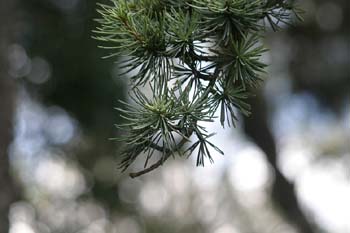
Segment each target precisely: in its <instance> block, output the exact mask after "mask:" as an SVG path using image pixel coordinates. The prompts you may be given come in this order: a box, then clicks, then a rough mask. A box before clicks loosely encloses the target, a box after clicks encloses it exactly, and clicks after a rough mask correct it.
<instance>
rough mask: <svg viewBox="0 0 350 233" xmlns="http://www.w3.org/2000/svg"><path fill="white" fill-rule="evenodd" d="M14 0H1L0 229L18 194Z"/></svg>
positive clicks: (5, 224) (5, 226)
mask: <svg viewBox="0 0 350 233" xmlns="http://www.w3.org/2000/svg"><path fill="white" fill-rule="evenodd" d="M13 3H14V1H13V0H1V1H0V233H7V232H8V231H9V221H8V212H9V207H10V205H11V203H12V202H13V201H14V200H15V194H16V192H15V185H14V182H13V179H12V177H11V175H10V164H9V157H8V150H9V145H10V144H11V141H12V137H13V118H14V108H15V80H14V79H13V78H12V77H10V76H9V75H8V64H7V60H8V59H7V48H8V44H9V43H10V41H11V36H10V35H11V29H10V27H11V26H13V25H11V23H10V17H12V16H13V15H12V14H11V13H13V11H12V9H13V8H12V7H13Z"/></svg>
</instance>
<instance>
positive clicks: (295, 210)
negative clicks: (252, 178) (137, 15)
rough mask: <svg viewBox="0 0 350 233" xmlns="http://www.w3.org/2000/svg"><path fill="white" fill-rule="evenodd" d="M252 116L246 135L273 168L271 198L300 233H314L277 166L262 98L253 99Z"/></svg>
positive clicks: (251, 102) (273, 142)
mask: <svg viewBox="0 0 350 233" xmlns="http://www.w3.org/2000/svg"><path fill="white" fill-rule="evenodd" d="M250 104H251V106H252V115H251V116H250V117H247V118H246V119H245V125H244V126H245V132H246V134H247V135H248V136H249V137H250V138H251V139H252V140H253V141H254V142H255V143H256V144H257V146H259V147H260V148H261V149H262V150H263V151H264V153H265V155H266V158H267V160H268V162H269V163H270V165H271V167H272V168H273V171H274V175H275V179H274V181H273V186H272V193H271V198H272V201H273V202H274V203H275V205H276V207H277V208H278V209H279V210H280V212H281V213H282V215H283V216H284V217H285V219H286V220H287V222H289V223H290V224H292V225H294V226H295V228H296V229H297V230H298V231H299V232H300V233H314V232H317V230H316V228H315V227H314V226H313V225H312V224H311V223H310V222H309V220H308V219H307V217H306V216H305V215H304V213H303V211H302V209H301V207H300V205H299V203H298V199H297V196H296V193H295V190H294V184H293V183H291V182H290V181H288V180H287V178H286V177H285V176H284V175H283V174H282V172H281V170H280V169H279V167H278V165H277V151H276V145H275V140H274V138H273V135H272V133H271V131H270V128H269V126H268V120H267V112H266V111H267V110H266V106H265V102H264V100H263V97H262V96H258V97H255V98H252V100H251V101H250Z"/></svg>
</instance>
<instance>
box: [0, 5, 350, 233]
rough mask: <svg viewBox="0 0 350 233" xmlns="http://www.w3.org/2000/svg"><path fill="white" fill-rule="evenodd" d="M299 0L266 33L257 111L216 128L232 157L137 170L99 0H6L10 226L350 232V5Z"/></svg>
mask: <svg viewBox="0 0 350 233" xmlns="http://www.w3.org/2000/svg"><path fill="white" fill-rule="evenodd" d="M99 2H104V1H103V0H100V1H99ZM105 2H106V1H105ZM300 4H301V7H302V8H303V9H304V10H305V11H306V13H305V15H304V18H305V21H304V22H299V23H297V24H296V25H295V26H293V27H283V30H282V31H280V32H278V33H273V32H271V31H270V30H268V31H267V32H266V41H265V42H266V46H267V47H268V48H269V49H270V52H269V53H267V54H266V56H265V57H264V58H263V59H264V60H265V62H266V63H268V64H269V68H268V73H267V75H266V82H265V83H264V85H263V86H262V88H261V90H259V91H257V97H256V98H254V99H252V100H251V104H252V105H253V115H252V116H251V117H249V118H247V119H243V118H242V119H240V121H239V126H238V127H237V128H234V129H226V130H223V129H222V128H221V126H220V124H219V123H217V124H214V125H210V126H208V127H209V130H212V131H216V132H218V134H217V135H216V136H215V137H214V139H213V141H214V142H215V143H216V144H217V145H218V146H219V147H221V148H222V150H223V151H224V152H225V156H224V157H222V156H216V157H215V163H214V164H212V165H209V163H207V166H206V167H205V168H196V167H195V161H193V160H192V159H189V160H185V159H177V160H169V161H168V162H167V163H166V165H165V166H163V167H162V168H161V169H158V170H156V171H154V172H153V173H150V174H148V175H145V176H143V177H141V178H138V179H130V178H129V177H128V175H127V173H120V171H119V170H118V169H117V163H118V161H119V160H118V159H119V158H118V153H119V150H120V145H118V144H117V143H116V142H111V141H110V140H108V139H109V138H111V137H115V136H116V135H117V134H118V132H117V131H116V130H115V129H114V126H113V124H115V123H117V122H119V121H120V118H119V116H118V113H117V111H115V110H113V108H114V107H116V106H118V99H125V94H126V92H127V89H128V87H127V83H128V80H127V79H125V78H123V77H119V75H118V74H119V72H118V67H117V66H116V64H115V63H114V61H113V60H103V59H101V57H102V56H103V55H106V51H103V50H100V49H98V48H97V42H96V41H94V40H93V39H91V36H92V33H91V30H92V29H93V28H94V27H95V26H96V25H95V23H94V21H93V19H94V18H96V17H98V16H97V14H96V11H95V8H96V2H95V1H93V0H0V233H5V232H6V233H7V232H10V233H176V232H181V233H350V221H349V219H350V24H349V17H350V3H349V1H348V0H303V1H301V2H300ZM140 168H141V164H136V165H135V166H134V167H132V168H131V170H137V169H140Z"/></svg>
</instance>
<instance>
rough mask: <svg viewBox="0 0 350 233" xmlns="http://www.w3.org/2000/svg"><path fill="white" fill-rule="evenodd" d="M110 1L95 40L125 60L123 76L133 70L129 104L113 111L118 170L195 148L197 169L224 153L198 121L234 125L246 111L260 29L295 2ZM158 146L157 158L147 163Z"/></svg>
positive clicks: (256, 77) (283, 19)
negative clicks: (116, 113)
mask: <svg viewBox="0 0 350 233" xmlns="http://www.w3.org/2000/svg"><path fill="white" fill-rule="evenodd" d="M111 2H112V5H111V6H109V5H99V6H100V8H99V9H98V12H99V13H100V16H101V18H100V19H97V20H96V21H97V23H98V24H99V27H97V28H96V30H95V31H94V33H95V37H94V38H95V39H97V40H99V41H101V43H103V44H104V46H103V48H106V49H109V50H110V51H111V54H110V55H108V56H107V57H112V56H119V57H123V59H121V61H122V62H120V63H119V64H120V68H121V69H122V70H123V71H124V73H123V74H130V73H133V74H132V76H131V81H132V91H131V94H130V97H131V99H132V100H133V102H134V104H130V103H125V102H122V103H123V105H124V107H123V108H118V109H117V110H118V111H119V113H120V114H121V117H122V118H123V119H124V120H125V123H123V124H119V125H117V127H118V129H120V130H122V131H123V132H125V134H123V135H122V136H120V137H118V138H117V140H118V141H121V142H123V144H124V150H123V152H122V160H121V163H120V168H121V169H122V170H123V171H124V170H126V169H127V168H128V167H129V166H130V165H131V164H133V162H134V161H135V160H136V159H137V158H138V157H139V156H143V157H145V163H144V169H143V170H141V171H139V172H135V173H130V177H132V178H135V177H138V176H140V175H143V174H146V173H148V172H151V171H153V170H154V169H156V168H158V167H159V166H161V165H163V163H164V162H165V161H167V159H168V158H169V157H170V156H174V157H175V154H177V155H179V156H181V155H184V154H187V155H188V156H190V155H192V154H195V152H196V154H197V166H204V161H205V160H206V159H209V161H210V162H213V158H212V155H211V149H210V148H212V149H214V150H215V151H216V152H218V153H219V154H223V152H222V151H221V150H220V149H219V148H218V147H216V146H215V145H214V144H212V143H211V142H210V141H209V138H210V137H211V136H213V135H214V133H211V132H207V130H206V128H205V127H203V126H202V125H201V124H202V122H213V121H214V120H215V118H216V117H218V116H217V115H219V118H220V123H221V125H222V126H223V127H224V126H225V125H228V126H231V125H233V126H235V121H236V120H237V116H236V114H237V111H238V112H240V113H242V114H244V115H249V113H250V106H249V105H248V104H247V103H246V100H247V98H248V97H249V96H250V95H251V92H252V89H254V88H255V87H256V86H258V85H259V84H260V82H261V80H262V79H261V75H262V74H263V73H264V70H265V67H266V65H265V64H264V63H262V62H261V61H260V57H261V56H262V54H263V53H265V52H266V49H265V48H264V47H263V46H262V43H261V41H262V39H263V38H262V33H263V32H264V31H265V29H266V25H270V27H271V28H272V29H273V30H277V29H279V24H280V23H285V24H289V22H290V18H291V14H295V15H296V16H297V17H299V11H298V10H297V8H295V5H294V1H293V0H278V1H277V0H254V1H250V0H191V1H189V0H176V1H175V0H130V1H126V0H111ZM266 22H268V23H269V24H266ZM135 73H136V74H135ZM174 80H175V82H172V83H174V84H171V81H174ZM144 85H149V86H150V87H151V91H152V93H151V94H152V96H151V97H149V96H146V95H145V94H144V93H143V92H142V91H141V90H140V87H142V86H144ZM218 109H220V111H219V114H217V110H218ZM191 136H192V137H194V140H193V142H192V141H190V140H189V137H191ZM178 137H180V138H181V140H180V141H179V142H178ZM187 143H188V144H189V146H188V147H187V148H186V147H185V145H186V144H187ZM156 151H157V152H159V153H160V154H161V158H160V159H159V160H158V161H157V162H155V163H154V164H152V165H150V166H148V161H150V159H151V158H152V156H153V155H154V153H155V152H156Z"/></svg>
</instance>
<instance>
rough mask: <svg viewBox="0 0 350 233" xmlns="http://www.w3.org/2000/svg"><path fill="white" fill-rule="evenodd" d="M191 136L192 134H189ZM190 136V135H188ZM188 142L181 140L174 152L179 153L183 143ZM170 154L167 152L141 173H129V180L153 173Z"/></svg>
mask: <svg viewBox="0 0 350 233" xmlns="http://www.w3.org/2000/svg"><path fill="white" fill-rule="evenodd" d="M191 134H192V132H191ZM189 136H190V135H189ZM187 141H188V139H187V138H182V140H181V141H180V142H179V144H177V146H176V150H175V151H179V150H180V149H181V148H182V147H183V146H184V145H185V143H186V142H187ZM171 154H172V151H170V150H167V152H166V154H165V156H164V157H163V156H162V158H160V159H159V160H158V161H157V162H155V163H154V164H152V165H151V166H149V167H148V168H145V169H143V170H141V171H138V172H131V173H129V176H130V177H131V178H136V177H138V176H142V175H144V174H146V173H149V172H151V171H153V170H154V169H156V168H158V167H159V166H161V165H163V163H164V162H165V161H166V160H167V159H168V158H169V157H170V155H171Z"/></svg>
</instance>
